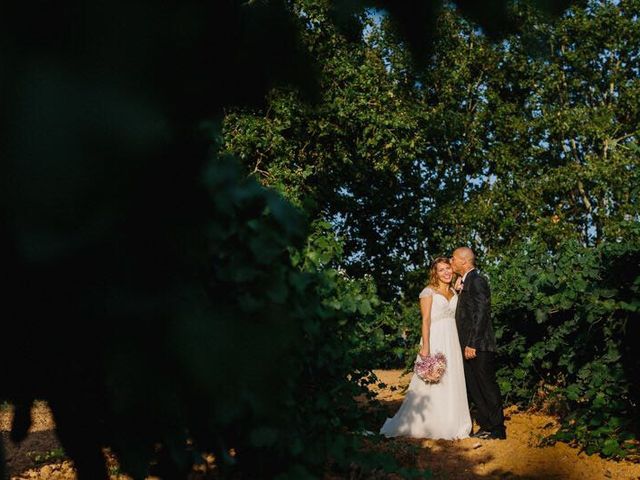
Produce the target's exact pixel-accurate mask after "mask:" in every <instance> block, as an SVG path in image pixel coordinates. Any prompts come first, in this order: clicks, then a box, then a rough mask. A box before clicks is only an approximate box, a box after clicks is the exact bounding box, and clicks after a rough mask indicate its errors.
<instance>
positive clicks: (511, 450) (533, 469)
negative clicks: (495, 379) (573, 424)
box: [376, 370, 640, 480]
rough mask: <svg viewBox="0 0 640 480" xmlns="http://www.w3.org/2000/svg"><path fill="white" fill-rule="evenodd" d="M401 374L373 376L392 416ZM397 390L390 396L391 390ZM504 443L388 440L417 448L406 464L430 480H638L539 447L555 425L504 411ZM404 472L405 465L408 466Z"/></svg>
mask: <svg viewBox="0 0 640 480" xmlns="http://www.w3.org/2000/svg"><path fill="white" fill-rule="evenodd" d="M401 373H402V372H401V371H400V370H379V371H376V374H377V375H378V377H379V378H380V380H381V381H382V382H383V383H385V384H386V385H387V386H388V387H387V388H385V389H384V390H381V391H378V398H379V399H380V400H381V401H382V402H383V403H384V404H385V406H386V408H388V409H389V415H392V414H393V413H394V412H395V410H397V408H398V407H399V405H400V403H401V401H402V398H403V394H402V388H403V387H405V386H406V385H408V383H409V380H410V379H411V376H410V375H404V376H401ZM394 386H395V387H399V388H398V390H396V391H392V390H391V387H394ZM505 414H506V425H507V436H508V438H507V439H506V440H475V439H471V438H469V439H465V440H457V441H444V440H436V441H434V440H411V439H393V440H388V442H389V444H390V445H389V447H390V449H391V450H394V449H398V450H401V449H402V445H407V444H409V445H414V446H417V447H419V448H418V453H417V455H416V456H415V457H414V458H412V459H411V460H412V461H413V462H414V465H415V466H418V467H419V468H421V469H430V470H432V471H433V474H434V476H433V478H435V479H452V480H453V479H456V480H457V479H460V480H465V479H473V478H482V479H558V480H560V479H562V480H591V479H620V480H623V479H624V480H630V479H631V480H637V479H640V464H636V463H630V462H624V461H623V462H615V461H611V460H605V459H603V458H601V457H599V456H597V455H591V456H589V455H586V454H585V453H580V451H579V450H578V449H575V448H571V447H569V446H568V445H566V444H562V443H556V444H555V445H553V446H545V447H540V446H539V444H540V439H541V438H543V437H544V436H546V435H549V434H550V433H553V432H554V431H555V430H556V429H557V428H558V424H557V422H556V421H555V419H554V418H552V417H549V416H546V415H540V414H537V413H536V414H531V413H522V412H517V411H516V410H515V409H513V408H510V409H507V410H506V412H505ZM407 466H408V465H407Z"/></svg>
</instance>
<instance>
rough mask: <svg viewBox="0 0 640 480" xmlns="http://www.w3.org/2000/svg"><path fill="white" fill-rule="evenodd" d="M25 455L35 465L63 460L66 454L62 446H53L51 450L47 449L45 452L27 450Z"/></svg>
mask: <svg viewBox="0 0 640 480" xmlns="http://www.w3.org/2000/svg"><path fill="white" fill-rule="evenodd" d="M27 457H29V458H30V459H31V460H32V461H33V462H34V463H35V464H36V465H43V464H46V463H54V462H56V461H58V460H63V459H64V458H65V457H66V455H65V453H64V450H63V449H62V448H54V449H53V450H48V451H46V452H27Z"/></svg>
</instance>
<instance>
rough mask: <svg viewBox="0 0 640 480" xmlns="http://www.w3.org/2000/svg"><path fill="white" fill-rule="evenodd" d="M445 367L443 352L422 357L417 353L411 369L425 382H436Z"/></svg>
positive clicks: (445, 360) (445, 359)
mask: <svg viewBox="0 0 640 480" xmlns="http://www.w3.org/2000/svg"><path fill="white" fill-rule="evenodd" d="M446 369H447V358H446V357H445V356H444V353H441V352H438V353H436V354H435V355H428V356H426V357H423V356H422V355H418V359H417V360H416V364H415V366H414V367H413V371H414V372H415V373H416V375H418V377H420V379H421V380H424V381H425V382H426V383H438V382H439V381H440V379H441V378H442V375H444V372H445V370H446Z"/></svg>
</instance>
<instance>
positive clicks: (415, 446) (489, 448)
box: [0, 370, 640, 480]
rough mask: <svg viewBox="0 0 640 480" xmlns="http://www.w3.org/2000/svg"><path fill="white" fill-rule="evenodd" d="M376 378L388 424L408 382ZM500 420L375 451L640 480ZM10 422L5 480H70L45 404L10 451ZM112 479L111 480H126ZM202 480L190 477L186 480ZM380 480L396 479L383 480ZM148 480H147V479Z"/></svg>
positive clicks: (451, 468) (545, 424) (436, 467)
mask: <svg viewBox="0 0 640 480" xmlns="http://www.w3.org/2000/svg"><path fill="white" fill-rule="evenodd" d="M376 374H377V375H378V377H379V379H380V380H381V381H382V382H383V383H385V384H386V385H387V386H386V387H385V388H384V389H382V390H376V393H377V397H378V399H379V400H380V401H381V402H382V405H383V406H384V408H385V409H386V410H387V411H388V415H389V416H391V415H392V414H393V413H394V412H395V411H396V410H397V408H398V407H399V406H400V403H401V401H402V398H403V393H402V390H403V388H404V387H406V385H407V384H408V383H409V380H410V375H404V376H403V375H402V372H401V371H400V370H379V371H376ZM393 387H396V389H395V390H394V389H393ZM505 414H506V419H507V420H506V424H507V435H508V438H507V440H475V439H465V440H457V441H443V440H436V441H434V440H418V439H389V440H384V441H383V443H382V444H381V447H382V448H384V449H385V451H388V452H392V453H393V454H394V455H395V456H396V458H398V461H399V462H400V463H401V464H402V465H404V466H407V467H409V466H411V467H417V468H418V469H420V470H424V471H425V472H426V471H429V470H430V471H432V472H433V476H432V477H431V478H434V479H450V480H458V479H459V480H466V479H501V480H505V479H513V480H533V479H536V480H537V479H540V480H542V479H545V480H546V479H551V480H555V479H557V480H560V479H562V480H591V479H619V480H623V479H624V480H640V464H638V463H631V462H627V461H621V462H616V461H612V460H605V459H603V458H601V457H599V456H597V455H591V456H588V455H586V454H585V453H581V452H580V451H579V450H578V449H576V448H572V447H569V446H568V445H566V444H562V443H556V444H555V445H552V446H543V447H541V446H540V440H541V439H542V438H543V437H545V436H547V435H549V434H550V433H553V432H554V431H555V429H557V428H558V424H557V422H556V420H555V419H554V418H552V417H549V416H546V415H541V414H539V413H527V412H518V411H516V410H515V409H513V408H509V409H507V410H506V411H505ZM11 418H12V410H11V408H3V409H1V410H0V431H1V435H2V441H3V443H4V446H5V451H6V455H7V463H8V467H9V472H10V474H11V479H12V480H45V479H46V480H50V479H51V480H58V479H59V480H74V479H75V478H76V475H75V472H74V470H73V464H72V463H71V462H70V461H68V460H67V459H64V458H60V456H59V455H58V456H56V455H55V454H54V455H53V457H52V458H49V459H47V458H44V457H46V454H47V453H50V452H55V451H56V449H58V448H59V447H60V444H59V442H58V440H57V438H56V435H55V424H54V422H53V419H52V417H51V412H50V411H49V409H48V407H47V405H46V404H45V403H43V402H40V403H37V404H35V405H34V408H33V410H32V419H33V425H32V427H31V430H30V434H29V436H28V437H27V438H26V439H25V440H24V441H23V442H22V443H21V444H20V445H14V444H12V443H11V442H10V440H9V438H8V429H9V426H10V423H11ZM106 458H107V460H108V462H109V465H110V466H116V464H115V460H114V459H112V458H109V455H108V454H107V455H106ZM207 463H211V462H207ZM112 471H113V472H114V474H113V475H112V476H111V479H112V480H125V479H128V478H129V477H126V476H124V475H120V474H117V472H116V471H115V470H112ZM205 477H207V476H205V475H198V474H197V473H196V472H194V476H193V480H196V479H202V478H205ZM209 478H210V477H209ZM327 478H332V479H334V478H336V477H333V476H328V477H327ZM357 478H363V477H361V476H357ZM386 478H389V479H399V478H400V477H399V476H397V475H388V476H387V477H386ZM148 480H153V478H152V477H149V478H148Z"/></svg>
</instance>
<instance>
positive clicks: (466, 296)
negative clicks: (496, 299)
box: [456, 270, 496, 352]
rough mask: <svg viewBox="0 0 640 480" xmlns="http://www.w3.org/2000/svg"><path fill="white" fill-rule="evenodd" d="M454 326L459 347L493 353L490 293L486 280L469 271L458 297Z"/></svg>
mask: <svg viewBox="0 0 640 480" xmlns="http://www.w3.org/2000/svg"><path fill="white" fill-rule="evenodd" d="M456 326H457V328H458V337H459V339H460V346H461V347H462V348H463V349H464V347H471V348H475V349H476V350H481V351H486V352H495V351H496V338H495V335H494V334H493V328H492V327H491V292H490V291H489V284H488V283H487V279H486V278H484V277H483V276H482V275H480V274H479V273H478V271H477V270H471V271H470V272H469V273H468V274H467V278H466V279H465V281H464V286H463V288H462V292H460V295H459V296H458V307H457V308H456Z"/></svg>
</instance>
